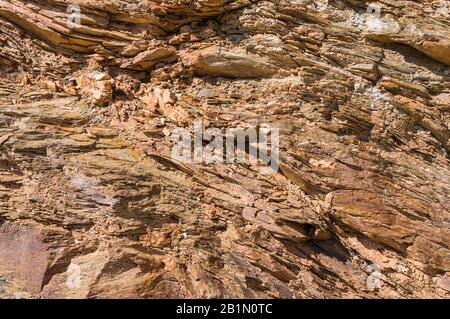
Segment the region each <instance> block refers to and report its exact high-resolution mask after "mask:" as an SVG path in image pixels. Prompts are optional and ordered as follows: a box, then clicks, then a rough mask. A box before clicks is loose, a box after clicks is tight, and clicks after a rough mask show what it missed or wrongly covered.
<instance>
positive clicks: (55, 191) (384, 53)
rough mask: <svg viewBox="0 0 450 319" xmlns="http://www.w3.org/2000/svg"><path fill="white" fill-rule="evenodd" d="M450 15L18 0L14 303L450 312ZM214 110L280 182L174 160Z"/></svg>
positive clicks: (10, 61) (7, 255)
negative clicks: (271, 141)
mask: <svg viewBox="0 0 450 319" xmlns="http://www.w3.org/2000/svg"><path fill="white" fill-rule="evenodd" d="M327 3H328V5H326V4H327ZM69 4H76V5H79V6H80V8H81V13H82V17H81V25H79V26H75V27H74V28H69V27H68V25H67V19H68V16H69V14H70V13H68V12H67V10H66V9H67V6H68V5H69ZM377 6H378V7H379V6H381V9H380V10H379V11H377V10H375V9H374V11H371V10H370V9H371V8H375V7H377ZM368 7H369V10H368ZM378 7H377V8H378ZM448 9H449V6H448V2H447V1H445V0H443V1H441V0H422V1H415V2H413V1H403V0H396V1H392V0H383V1H378V2H369V1H364V0H347V1H345V0H333V1H332V0H330V1H322V0H321V1H319V0H317V1H314V0H296V1H294V0H291V1H287V0H272V1H255V0H254V1H251V0H236V1H233V0H230V1H223V0H203V1H188V0H185V1H175V0H173V1H172V0H167V1H165V0H147V1H137V0H136V1H132V0H104V1H91V0H73V1H64V0H47V1H44V0H42V1H41V0H35V1H22V0H3V1H0V72H1V73H0V79H1V81H0V298H10V297H16V298H110V297H119V298H175V297H189V298H191V297H196V298H216V297H236V298H334V297H338V298H343V297H350V298H360V297H364V298H388V297H395V298H397V297H400V298H412V297H420V298H424V297H437V298H448V296H449V293H450V241H449V238H450V213H449V211H450V201H449V199H450V191H449V189H450V165H449V164H450V158H449V152H450V143H449V137H450V133H449V130H450V115H449V111H450V81H449V80H450V69H449V65H450V28H449V27H450V17H449V13H450V11H449V10H448ZM378 14H379V15H378ZM378 16H379V18H378ZM198 117H202V118H203V120H204V125H205V126H206V127H219V128H236V127H260V126H261V125H266V126H270V127H274V128H280V130H281V138H280V148H281V150H280V157H281V158H280V170H279V172H278V173H273V174H262V173H261V170H260V168H261V167H260V166H255V165H252V164H251V163H250V162H249V163H247V164H183V163H178V162H176V161H174V160H172V159H171V149H172V146H173V142H172V141H171V139H170V132H172V131H173V130H174V129H175V128H176V127H180V126H181V127H186V128H192V126H193V123H194V120H195V119H196V118H198ZM374 267H377V268H379V270H380V275H379V277H380V280H381V283H380V285H376V286H375V287H374V286H373V285H370V284H369V285H368V283H370V282H371V281H370V280H373V279H374V277H373V276H374V274H373V273H372V272H373V270H374V269H375V268H374ZM77 273H79V275H80V277H79V278H78V279H79V281H78V282H77V280H76V277H74V276H76V275H77ZM376 275H377V274H376ZM371 276H372V277H371ZM377 276H378V275H377ZM74 278H75V279H74ZM377 278H378V277H377ZM375 279H376V278H375Z"/></svg>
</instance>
